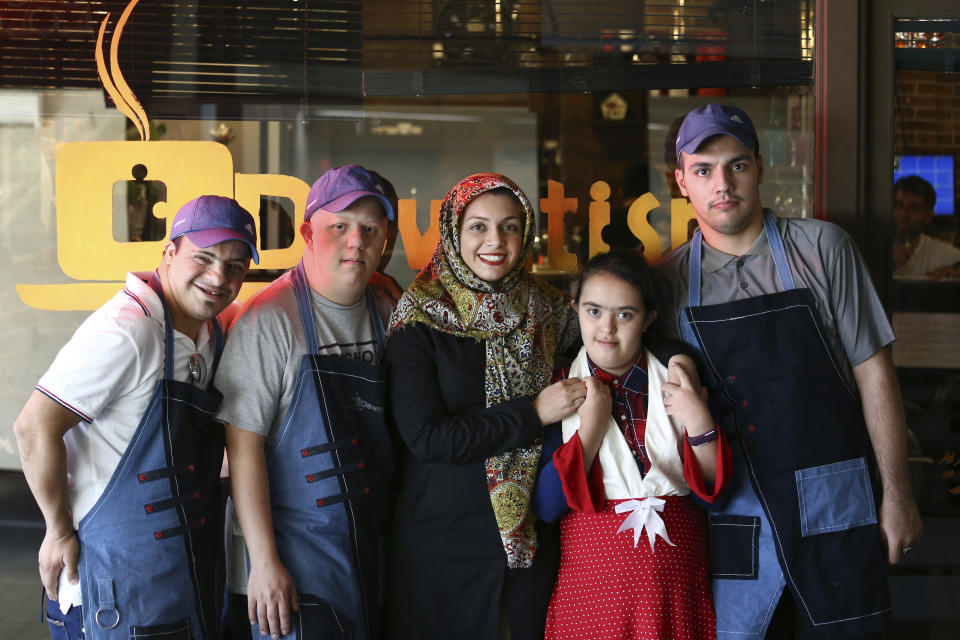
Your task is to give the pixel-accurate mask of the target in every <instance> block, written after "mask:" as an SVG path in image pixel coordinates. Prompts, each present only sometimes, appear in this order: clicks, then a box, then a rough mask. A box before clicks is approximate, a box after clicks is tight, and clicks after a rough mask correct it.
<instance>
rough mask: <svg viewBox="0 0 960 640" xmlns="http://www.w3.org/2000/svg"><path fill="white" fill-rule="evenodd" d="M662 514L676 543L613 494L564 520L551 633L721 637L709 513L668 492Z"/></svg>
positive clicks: (566, 635)
mask: <svg viewBox="0 0 960 640" xmlns="http://www.w3.org/2000/svg"><path fill="white" fill-rule="evenodd" d="M665 500H666V505H665V506H664V510H663V512H662V513H661V514H660V515H661V517H662V518H663V521H664V524H665V525H666V529H667V534H668V535H669V537H670V540H671V541H672V542H673V543H674V544H675V545H676V546H671V545H669V544H668V543H667V541H666V540H664V539H663V538H659V537H658V538H657V540H656V542H655V544H654V550H653V551H651V550H650V544H649V543H648V541H647V537H646V535H643V536H641V538H640V541H639V544H637V546H634V545H633V532H632V531H631V530H627V531H623V532H620V533H617V529H618V528H619V527H620V524H621V523H622V522H623V520H624V518H625V517H626V514H621V513H616V512H615V511H614V507H615V505H616V504H617V503H619V502H623V501H622V500H608V501H606V503H605V505H604V508H603V510H602V511H601V512H599V513H580V512H570V513H569V514H568V515H567V516H565V517H564V518H563V520H561V523H560V532H561V533H560V536H561V537H560V549H561V551H560V573H559V576H558V577H557V582H556V585H555V586H554V589H553V595H552V597H551V599H550V608H549V610H548V612H547V627H546V636H545V637H546V638H548V639H552V638H558V639H559V638H579V639H582V640H588V639H597V640H600V639H604V640H607V639H610V640H613V639H615V638H622V639H624V640H627V639H631V640H633V639H635V640H641V639H643V640H647V639H653V638H663V639H672V640H681V639H689V640H709V639H712V638H715V637H716V622H715V618H714V612H713V598H712V596H711V592H710V581H709V579H708V575H709V574H708V570H709V547H708V545H707V536H706V533H707V525H706V514H705V513H704V512H703V510H702V509H701V508H700V507H698V506H697V505H696V504H694V502H693V500H691V499H690V497H689V496H667V497H666V498H665Z"/></svg>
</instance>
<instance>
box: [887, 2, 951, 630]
mask: <svg viewBox="0 0 960 640" xmlns="http://www.w3.org/2000/svg"><path fill="white" fill-rule="evenodd" d="M895 31H896V33H895V36H894V43H893V46H894V47H895V49H894V61H895V79H894V88H895V94H894V95H895V103H894V105H893V106H894V158H893V175H894V179H895V181H896V182H895V186H894V193H893V212H894V219H895V220H894V221H895V237H894V242H893V264H894V278H893V281H892V283H890V286H891V287H892V295H891V298H890V299H891V307H892V308H891V311H892V316H893V326H894V330H895V331H896V334H897V341H896V342H895V343H894V345H893V359H894V363H895V364H896V366H897V373H898V376H899V378H900V384H901V388H902V390H903V396H904V404H905V407H906V412H907V426H908V428H909V437H910V440H909V445H910V456H911V457H910V461H911V464H910V466H911V480H912V482H913V489H914V494H915V496H916V498H917V503H918V505H919V507H920V511H921V513H922V515H923V517H924V526H925V530H924V542H923V544H922V545H921V546H920V547H918V549H917V550H916V551H914V552H912V553H911V554H910V555H908V556H907V557H906V558H905V561H904V563H903V564H901V565H899V566H897V567H894V569H893V572H894V575H893V579H892V581H891V588H892V594H893V598H894V611H895V614H896V618H897V623H898V628H899V629H901V630H903V631H904V632H907V631H908V630H909V636H910V637H917V638H934V637H937V638H939V637H949V636H950V635H953V634H954V633H955V631H948V629H950V628H951V627H950V622H949V621H951V620H954V621H955V620H956V615H957V609H956V602H957V598H958V597H960V580H958V579H957V577H956V572H957V567H958V566H960V554H957V553H956V552H955V550H954V548H955V544H954V542H955V538H956V531H957V526H958V522H960V520H958V518H960V248H958V244H957V241H958V237H957V229H958V227H957V215H958V214H957V206H956V205H957V198H956V185H957V171H958V170H960V166H958V162H960V137H958V135H957V133H958V132H960V110H958V109H957V96H958V91H960V69H958V67H957V66H956V64H955V63H954V62H953V60H954V57H955V56H957V54H960V20H957V19H905V20H898V21H897V25H896V28H895ZM944 633H945V634H946V635H942V634H944Z"/></svg>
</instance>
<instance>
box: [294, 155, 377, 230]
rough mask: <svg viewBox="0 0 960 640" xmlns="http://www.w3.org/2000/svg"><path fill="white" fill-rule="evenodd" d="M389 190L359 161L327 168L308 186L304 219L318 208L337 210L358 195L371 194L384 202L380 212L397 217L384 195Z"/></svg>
mask: <svg viewBox="0 0 960 640" xmlns="http://www.w3.org/2000/svg"><path fill="white" fill-rule="evenodd" d="M388 192H389V191H388V189H387V186H386V185H385V184H384V182H383V179H382V178H380V176H377V175H375V174H372V173H370V172H369V171H367V170H366V169H364V168H363V167H361V166H360V165H358V164H345V165H343V166H342V167H334V168H333V169H328V170H327V171H326V172H325V173H324V174H323V175H322V176H320V177H319V178H318V179H317V181H316V182H314V183H313V186H312V187H310V194H309V195H308V196H307V208H306V209H305V210H304V214H303V219H304V221H307V220H309V219H310V216H312V215H313V214H315V213H316V212H317V211H319V210H320V209H323V210H324V211H330V212H332V213H340V212H341V211H343V210H344V209H346V208H347V207H349V206H350V205H352V204H353V203H354V202H356V201H357V200H359V199H360V198H363V197H364V196H373V197H375V198H377V199H378V200H379V201H380V204H382V205H383V212H384V213H385V214H386V215H387V218H388V219H390V220H393V219H395V218H396V213H395V212H394V210H393V205H392V204H390V200H388V199H387V196H386V194H387V193H388Z"/></svg>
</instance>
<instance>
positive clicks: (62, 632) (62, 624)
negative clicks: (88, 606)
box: [44, 596, 83, 640]
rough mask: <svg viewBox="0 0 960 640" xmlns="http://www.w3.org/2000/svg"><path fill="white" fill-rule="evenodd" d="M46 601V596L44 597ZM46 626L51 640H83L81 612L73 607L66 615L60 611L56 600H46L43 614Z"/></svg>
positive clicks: (76, 607)
mask: <svg viewBox="0 0 960 640" xmlns="http://www.w3.org/2000/svg"><path fill="white" fill-rule="evenodd" d="M44 599H46V596H44ZM45 616H46V620H47V625H48V626H49V627H50V638H51V639H52V640H83V610H82V609H81V607H78V606H73V607H70V610H69V611H67V612H66V613H63V612H61V611H60V603H59V602H57V601H56V600H47V610H46V613H45Z"/></svg>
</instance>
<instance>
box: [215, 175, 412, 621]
mask: <svg viewBox="0 0 960 640" xmlns="http://www.w3.org/2000/svg"><path fill="white" fill-rule="evenodd" d="M387 192H388V189H387V185H386V184H385V183H384V181H383V180H382V179H381V178H380V177H379V176H377V175H376V174H374V173H373V172H369V171H367V170H366V169H364V168H363V167H360V166H357V165H347V166H343V167H336V168H334V169H330V170H329V171H327V172H326V173H324V174H323V176H321V177H320V179H319V180H317V181H316V182H315V183H314V184H313V187H312V188H311V189H310V194H309V196H308V199H307V205H306V209H305V221H304V223H303V225H302V226H301V227H300V233H301V234H302V235H303V238H304V240H305V241H306V249H305V251H304V254H303V259H302V260H301V261H300V263H299V264H298V265H297V266H296V267H295V268H294V269H292V270H291V271H289V272H287V273H285V274H284V275H282V276H280V277H279V278H278V279H277V280H276V281H274V282H273V283H272V284H270V285H269V286H268V287H266V288H265V289H263V290H262V291H260V292H259V293H258V294H257V295H256V296H255V297H254V298H252V299H251V300H250V301H249V302H248V303H247V305H246V306H245V307H244V308H243V310H242V311H241V312H240V314H239V316H238V317H237V320H236V322H235V323H234V324H233V326H232V327H231V331H230V342H229V344H228V345H227V349H226V351H225V353H224V358H223V375H222V376H221V378H220V383H221V385H222V388H223V389H224V393H225V395H226V396H227V399H226V400H225V401H224V403H223V406H222V407H221V408H220V412H219V414H218V418H219V419H220V420H222V421H223V422H225V423H227V452H228V454H229V458H230V467H231V482H232V486H233V492H232V493H233V507H234V509H232V510H231V509H229V508H228V512H230V513H231V525H230V536H229V537H230V541H229V543H228V546H229V547H230V549H229V550H228V555H229V556H230V562H229V564H228V571H227V588H228V590H229V591H230V592H231V598H230V607H231V620H236V619H237V618H241V616H242V618H241V619H246V620H249V621H250V623H251V624H252V625H253V632H254V635H257V634H263V635H266V634H270V635H272V636H273V637H274V638H277V637H279V636H280V635H281V634H282V635H284V636H285V635H287V634H291V637H293V634H294V633H295V634H298V635H297V636H296V637H299V638H327V637H330V638H333V637H352V638H356V639H358V640H363V639H366V638H377V637H379V625H380V607H381V602H380V597H381V593H382V591H383V587H382V583H381V580H382V576H383V573H384V570H385V567H384V558H383V549H384V548H385V547H384V544H383V534H384V527H385V523H386V519H387V515H388V512H389V505H390V503H391V483H392V476H393V462H392V452H391V446H390V437H389V434H388V430H387V424H386V420H385V415H384V410H385V402H384V398H385V383H384V380H385V376H384V372H383V370H382V368H381V364H380V362H381V359H382V354H383V348H384V331H383V321H384V320H385V319H386V318H387V317H388V316H389V313H390V311H391V309H390V308H389V305H387V306H385V307H378V306H377V302H376V300H375V297H374V296H373V294H372V292H371V290H370V287H369V286H368V281H369V280H370V277H371V276H372V275H373V273H374V271H375V270H376V268H377V266H378V264H379V261H380V257H381V254H382V253H383V249H384V243H385V241H386V237H387V221H388V219H393V218H394V215H395V214H394V209H393V206H392V204H391V203H390V201H389V200H388V199H387V197H386V193H387ZM234 511H235V513H233V512H234ZM244 541H245V542H246V547H244ZM245 551H246V552H245ZM244 593H246V596H247V602H246V605H244V602H243V596H242V594H244ZM234 624H238V623H234Z"/></svg>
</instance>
